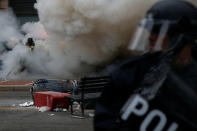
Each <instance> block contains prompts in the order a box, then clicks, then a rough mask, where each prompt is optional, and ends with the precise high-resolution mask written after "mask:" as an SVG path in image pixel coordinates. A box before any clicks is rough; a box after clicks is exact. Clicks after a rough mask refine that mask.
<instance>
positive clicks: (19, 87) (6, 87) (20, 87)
mask: <svg viewBox="0 0 197 131" xmlns="http://www.w3.org/2000/svg"><path fill="white" fill-rule="evenodd" d="M30 88H31V85H0V91H29V90H30Z"/></svg>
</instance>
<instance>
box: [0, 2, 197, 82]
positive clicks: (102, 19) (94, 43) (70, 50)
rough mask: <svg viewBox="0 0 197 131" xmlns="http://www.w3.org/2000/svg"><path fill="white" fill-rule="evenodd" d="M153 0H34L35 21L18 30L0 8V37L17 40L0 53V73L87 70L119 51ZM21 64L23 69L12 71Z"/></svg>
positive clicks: (50, 74) (28, 75) (51, 74)
mask: <svg viewBox="0 0 197 131" xmlns="http://www.w3.org/2000/svg"><path fill="white" fill-rule="evenodd" d="M157 1H158V0H148V1H147V0H55V1H49V0H37V3H36V4H35V8H36V9H37V10H38V15H39V20H40V21H39V22H37V23H26V24H24V25H23V26H22V28H21V29H19V28H18V26H16V25H17V22H16V19H15V17H14V16H13V13H11V12H10V11H9V13H8V12H0V26H1V25H3V24H4V26H3V27H7V29H5V30H4V31H2V33H4V32H5V31H6V34H7V35H2V36H0V41H3V40H7V41H8V40H9V39H10V38H12V37H10V36H13V37H14V38H16V39H17V42H15V43H17V45H15V46H13V47H12V48H13V50H12V51H9V52H8V53H5V54H4V55H3V56H2V58H1V59H2V61H3V67H2V68H3V69H2V71H1V74H0V78H1V79H35V78H40V77H47V78H58V79H71V78H79V77H81V76H84V75H88V74H91V73H92V72H95V70H97V69H100V68H102V67H104V66H106V65H108V64H111V62H112V61H113V60H114V59H115V58H116V57H117V56H118V55H119V54H121V53H122V54H124V53H125V51H126V48H127V45H128V43H129V41H130V39H131V36H132V34H133V33H134V29H135V27H136V25H137V23H138V22H139V19H141V18H142V17H143V16H144V15H145V12H146V11H147V10H148V9H149V8H150V7H151V6H152V5H153V4H154V3H155V2H157ZM189 1H192V2H195V0H189ZM195 3H196V2H195ZM196 5H197V4H196ZM6 14H7V15H6ZM8 14H9V15H8ZM3 16H4V17H6V18H4V19H2V18H3ZM10 19H14V20H10ZM8 21H9V22H11V23H10V24H9V22H8ZM2 23H3V24H2ZM10 30H11V31H10ZM7 31H8V32H7ZM9 32H11V34H10V33H9ZM20 32H24V33H25V35H22V34H21V33H20ZM2 33H1V34H2ZM29 37H33V39H34V41H35V45H36V46H35V49H34V51H33V52H31V51H30V50H29V49H28V48H27V47H26V46H25V42H26V40H27V38H29ZM8 43H11V42H8ZM21 63H22V64H24V63H25V66H26V67H27V69H26V70H25V71H23V72H21V73H17V70H18V69H19V68H20V65H21Z"/></svg>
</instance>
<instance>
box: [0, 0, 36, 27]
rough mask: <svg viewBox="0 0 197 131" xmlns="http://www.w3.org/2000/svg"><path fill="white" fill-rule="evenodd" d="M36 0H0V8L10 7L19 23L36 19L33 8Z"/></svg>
mask: <svg viewBox="0 0 197 131" xmlns="http://www.w3.org/2000/svg"><path fill="white" fill-rule="evenodd" d="M35 3H36V0H0V10H5V9H8V8H12V9H13V11H14V13H15V15H16V16H17V18H18V20H19V22H20V24H21V25H22V24H24V23H26V22H32V21H33V22H34V21H38V14H37V11H36V9H35V8H34V4H35Z"/></svg>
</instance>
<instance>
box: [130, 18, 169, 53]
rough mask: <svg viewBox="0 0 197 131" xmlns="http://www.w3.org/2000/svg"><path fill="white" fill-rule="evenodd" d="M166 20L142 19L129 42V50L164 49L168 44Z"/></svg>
mask: <svg viewBox="0 0 197 131" xmlns="http://www.w3.org/2000/svg"><path fill="white" fill-rule="evenodd" d="M169 26H170V22H169V21H168V20H162V21H155V20H153V19H150V18H149V19H148V18H145V19H143V20H142V21H141V22H140V24H139V27H138V28H137V30H136V32H135V34H134V37H133V39H132V40H131V42H130V44H129V47H128V48H129V50H131V51H133V52H136V53H145V52H157V51H165V50H167V49H168V46H169V36H168V32H169Z"/></svg>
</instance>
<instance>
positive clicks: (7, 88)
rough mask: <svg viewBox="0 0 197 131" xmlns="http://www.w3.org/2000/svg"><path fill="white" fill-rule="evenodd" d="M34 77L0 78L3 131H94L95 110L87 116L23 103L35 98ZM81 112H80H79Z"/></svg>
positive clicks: (1, 129) (0, 128) (0, 126)
mask: <svg viewBox="0 0 197 131" xmlns="http://www.w3.org/2000/svg"><path fill="white" fill-rule="evenodd" d="M31 83H32V81H1V82H0V116H1V117H0V131H23V130H24V131H35V130H36V131H93V117H92V116H90V114H93V113H94V111H93V110H86V111H85V112H86V116H85V117H78V116H75V115H71V113H70V112H69V111H67V112H62V111H61V112H54V111H47V112H39V110H38V108H37V107H35V106H29V107H23V106H20V104H23V103H25V102H28V101H32V99H31V95H30V93H29V88H30V87H31ZM78 115H79V114H78Z"/></svg>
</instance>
